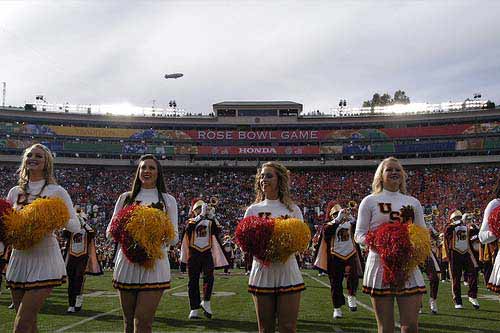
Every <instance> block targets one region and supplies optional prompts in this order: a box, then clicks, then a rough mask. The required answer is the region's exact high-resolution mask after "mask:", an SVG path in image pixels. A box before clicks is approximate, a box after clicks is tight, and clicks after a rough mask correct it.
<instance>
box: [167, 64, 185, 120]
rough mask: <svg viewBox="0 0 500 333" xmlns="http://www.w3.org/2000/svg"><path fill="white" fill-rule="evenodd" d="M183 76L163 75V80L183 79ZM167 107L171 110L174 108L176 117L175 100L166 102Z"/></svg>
mask: <svg viewBox="0 0 500 333" xmlns="http://www.w3.org/2000/svg"><path fill="white" fill-rule="evenodd" d="M183 76H184V74H183V73H171V74H168V73H167V74H165V76H164V78H165V79H167V80H168V79H179V78H181V77H183ZM168 106H170V107H171V108H174V117H175V116H176V111H177V102H176V101H175V100H170V101H169V102H168Z"/></svg>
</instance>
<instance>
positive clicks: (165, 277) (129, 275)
mask: <svg viewBox="0 0 500 333" xmlns="http://www.w3.org/2000/svg"><path fill="white" fill-rule="evenodd" d="M130 194H131V192H125V193H123V194H122V195H120V197H119V198H118V201H117V202H116V205H115V210H114V212H113V217H112V218H111V221H112V220H113V218H114V217H115V216H116V215H117V214H118V212H119V211H120V210H121V209H122V208H123V205H124V202H125V199H126V198H127V196H128V195H130ZM162 196H163V201H164V203H165V205H166V207H165V209H164V210H165V211H166V212H167V214H168V216H169V218H170V221H171V222H172V225H173V226H174V232H175V236H174V239H173V240H171V241H170V242H169V243H168V244H164V245H163V247H162V252H163V259H157V260H155V263H154V266H153V267H152V268H145V267H144V266H141V265H139V264H137V263H133V262H131V261H130V260H128V258H127V257H126V256H125V254H124V253H123V251H122V247H121V244H118V253H117V254H116V258H115V268H114V271H113V287H114V288H116V289H120V290H154V289H169V288H170V263H169V261H168V246H169V245H174V244H176V243H177V241H178V237H179V235H178V227H177V223H178V221H177V220H178V216H177V201H176V200H175V198H174V197H173V196H171V195H170V194H167V193H162ZM158 200H159V196H158V190H157V189H156V188H153V189H145V188H141V190H140V191H139V193H138V194H137V196H136V197H135V202H134V203H135V204H139V205H141V206H150V205H152V204H158ZM160 203H162V202H161V200H160ZM110 227H111V222H110V224H109V225H108V228H107V230H106V235H107V236H108V238H110V239H112V237H111V234H110V232H109V231H110Z"/></svg>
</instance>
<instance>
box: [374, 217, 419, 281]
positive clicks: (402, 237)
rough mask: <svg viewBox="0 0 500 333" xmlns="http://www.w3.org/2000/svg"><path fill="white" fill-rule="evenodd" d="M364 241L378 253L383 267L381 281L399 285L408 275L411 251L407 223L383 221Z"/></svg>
mask: <svg viewBox="0 0 500 333" xmlns="http://www.w3.org/2000/svg"><path fill="white" fill-rule="evenodd" d="M366 243H367V244H368V246H370V247H371V248H372V249H373V250H374V251H375V252H377V253H378V254H379V255H380V259H381V261H382V266H383V268H384V275H383V283H384V284H389V285H393V286H396V287H401V286H402V285H403V284H404V282H405V281H406V280H407V279H408V276H409V273H410V272H409V267H408V263H409V259H410V257H411V253H412V246H411V242H410V235H409V233H408V225H407V224H401V223H390V222H389V223H385V224H383V225H382V226H380V227H379V228H378V229H377V230H375V231H374V232H369V233H368V235H367V237H366Z"/></svg>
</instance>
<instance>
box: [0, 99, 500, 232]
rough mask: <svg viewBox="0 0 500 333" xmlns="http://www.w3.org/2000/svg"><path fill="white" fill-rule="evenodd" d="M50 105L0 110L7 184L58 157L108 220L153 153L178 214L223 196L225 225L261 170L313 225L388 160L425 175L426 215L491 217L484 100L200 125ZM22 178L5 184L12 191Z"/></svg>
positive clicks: (498, 139)
mask: <svg viewBox="0 0 500 333" xmlns="http://www.w3.org/2000/svg"><path fill="white" fill-rule="evenodd" d="M41 100H43V99H41ZM41 100H40V99H37V103H34V104H26V105H25V107H17V108H16V107H3V108H1V109H0V138H1V139H0V152H1V155H0V161H1V163H2V165H3V168H2V171H3V172H2V173H4V175H5V173H7V174H13V173H14V171H15V168H16V167H17V166H18V163H19V161H20V155H21V152H22V151H23V149H24V148H26V147H28V146H30V145H31V144H33V143H35V142H41V143H43V144H44V145H46V146H47V147H49V148H50V149H51V150H52V151H53V153H54V154H55V155H56V162H57V164H58V172H59V174H60V177H59V178H60V179H59V180H60V181H63V182H65V183H66V182H69V183H66V186H65V187H66V188H68V189H69V191H70V194H72V196H76V197H74V198H73V200H74V201H75V202H76V203H78V204H81V205H83V206H88V207H89V209H90V207H92V206H94V205H95V206H98V207H101V210H103V212H104V213H105V214H104V215H103V216H108V217H109V214H110V213H111V212H110V210H111V209H112V206H113V204H114V200H115V199H116V197H117V196H118V195H119V194H120V193H121V192H123V191H126V190H127V189H128V187H129V185H130V177H131V176H132V168H133V167H134V163H135V161H136V160H137V158H138V157H139V156H140V155H142V154H145V153H150V154H154V155H156V156H157V157H158V158H159V159H160V160H161V163H162V164H163V166H164V167H165V168H166V171H167V172H166V174H167V176H168V177H169V179H168V180H167V181H168V185H169V188H170V189H171V190H172V192H173V194H174V196H175V197H176V198H178V202H179V204H181V207H180V208H181V209H180V212H181V214H186V215H187V211H188V208H189V202H190V200H191V199H192V198H193V197H195V196H198V195H200V194H201V195H206V196H211V195H217V196H219V197H220V199H221V203H222V205H221V207H225V208H224V209H225V210H227V212H226V213H225V214H223V213H222V212H220V211H219V213H221V214H222V215H223V218H222V220H225V221H228V223H229V221H230V222H231V223H235V221H237V219H238V217H239V215H241V214H242V212H243V209H244V207H245V206H246V205H248V204H249V203H250V202H251V201H252V200H253V198H252V197H251V192H252V188H253V185H252V176H253V174H255V169H256V166H257V165H259V164H260V163H261V162H262V161H267V160H280V161H283V162H284V163H285V164H287V165H288V166H289V167H290V168H291V169H292V170H293V171H294V175H295V176H294V178H293V180H294V186H293V189H294V191H295V192H296V194H297V195H296V200H297V201H298V202H299V203H300V204H301V205H302V206H303V208H304V210H305V211H306V212H307V211H308V210H309V214H308V215H309V218H310V220H311V223H312V224H314V223H317V222H318V221H319V220H321V216H320V215H321V214H322V212H323V211H324V209H325V205H326V204H327V202H328V201H329V200H332V199H336V200H339V201H340V202H342V203H344V204H346V203H347V202H348V201H349V200H351V199H353V200H355V201H357V202H359V200H361V198H363V197H364V195H366V194H367V193H369V188H370V182H371V181H370V179H371V177H372V174H373V168H374V167H375V166H376V165H377V163H378V161H379V160H381V159H383V158H384V157H387V156H396V157H398V158H400V159H402V161H403V163H404V164H405V166H406V167H407V168H409V170H410V172H412V173H414V174H415V175H417V176H418V177H411V180H412V183H411V184H410V189H411V191H410V192H411V193H412V194H414V195H415V196H417V197H419V199H420V200H421V202H422V203H423V204H424V205H425V207H426V211H427V212H430V211H433V210H434V211H436V209H437V210H439V211H440V212H441V213H442V215H441V217H440V218H438V220H441V222H442V223H444V221H446V218H447V215H446V214H447V213H448V211H450V210H453V209H456V208H462V209H464V210H465V211H472V210H474V209H476V208H480V209H483V208H484V207H482V206H484V205H485V204H486V202H487V198H488V195H489V194H488V192H489V191H485V189H486V190H489V188H490V187H491V186H493V183H492V182H493V179H492V177H491V176H490V175H493V174H494V173H495V172H496V171H495V170H497V165H498V162H499V161H500V122H499V121H498V119H500V108H498V107H495V105H494V104H493V103H491V102H486V101H478V100H473V101H465V102H462V103H442V104H417V105H413V104H408V105H406V106H405V105H400V106H391V107H386V108H374V109H370V108H364V109H357V110H354V109H352V110H350V109H349V110H348V109H346V108H339V109H338V110H336V112H334V113H332V114H328V115H327V114H321V113H318V112H313V113H312V114H304V112H303V106H302V104H300V103H296V102H289V101H272V102H257V101H245V102H221V103H216V104H214V105H213V110H212V113H211V114H208V115H206V114H205V115H201V116H200V115H193V114H187V113H185V112H184V111H182V110H175V109H170V110H161V109H160V110H159V111H157V112H156V113H155V112H154V111H155V110H154V109H140V111H137V109H136V110H135V111H136V113H135V114H134V113H133V112H131V113H129V114H128V115H123V114H122V115H116V114H115V113H109V112H108V113H103V112H102V110H107V111H110V109H109V108H108V109H106V108H104V107H103V108H101V107H98V106H94V107H92V106H87V107H86V108H85V107H83V106H69V105H49V104H47V103H45V102H43V101H41ZM405 107H406V108H407V112H404V111H405ZM122 111H123V110H122ZM129 111H130V110H129ZM122 113H124V112H122ZM124 168H126V169H128V170H129V172H125V175H124V172H123V169H124ZM450 171H453V172H450ZM68 174H71V177H69V176H68ZM75 175H77V176H75ZM75 177H76V180H75ZM470 177H476V178H477V180H476V181H474V182H469V180H470ZM4 178H6V177H4ZM444 178H448V180H447V181H446V182H443V181H442V180H443V179H444ZM14 179H15V177H10V178H9V177H7V178H6V180H4V182H7V183H8V184H5V186H3V189H7V188H9V187H10V186H7V185H12V184H13V182H14ZM235 182H237V183H240V184H242V189H238V188H236V189H235V188H234V187H232V184H233V183H235ZM11 183H12V184H11ZM472 187H474V188H472ZM457 188H458V189H460V191H456V189H457ZM99 189H101V190H99ZM424 192H425V193H426V195H425V196H424V195H423V193H424ZM450 194H451V195H450ZM459 203H460V204H459ZM460 205H461V206H460ZM102 223H105V222H104V220H103V221H102Z"/></svg>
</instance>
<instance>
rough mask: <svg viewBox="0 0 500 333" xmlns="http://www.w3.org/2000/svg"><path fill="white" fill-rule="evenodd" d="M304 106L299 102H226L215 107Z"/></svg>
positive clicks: (216, 104)
mask: <svg viewBox="0 0 500 333" xmlns="http://www.w3.org/2000/svg"><path fill="white" fill-rule="evenodd" d="M290 104H293V105H302V104H300V103H297V102H292V101H224V102H219V103H215V104H214V106H224V105H241V106H253V105H276V106H282V105H290Z"/></svg>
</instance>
